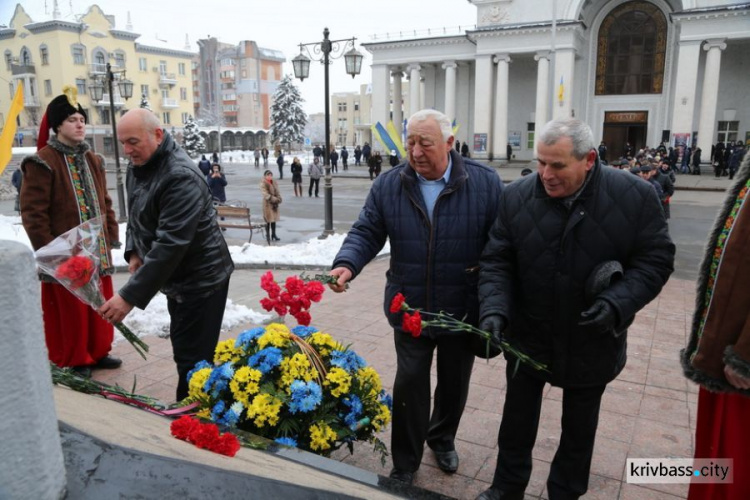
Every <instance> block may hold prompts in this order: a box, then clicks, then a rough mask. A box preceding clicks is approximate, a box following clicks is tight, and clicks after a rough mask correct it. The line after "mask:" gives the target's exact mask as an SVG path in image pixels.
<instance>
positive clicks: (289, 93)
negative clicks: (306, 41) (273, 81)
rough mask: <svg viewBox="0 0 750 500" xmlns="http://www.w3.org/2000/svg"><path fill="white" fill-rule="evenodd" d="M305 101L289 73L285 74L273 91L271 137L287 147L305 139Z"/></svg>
mask: <svg viewBox="0 0 750 500" xmlns="http://www.w3.org/2000/svg"><path fill="white" fill-rule="evenodd" d="M303 102H305V100H304V99H302V96H301V95H300V93H299V89H298V88H297V87H295V86H294V83H293V82H292V78H291V77H290V76H289V75H286V76H284V78H282V79H281V82H280V83H279V86H278V87H277V88H276V92H274V93H273V104H271V139H272V140H273V141H274V142H275V143H276V142H278V143H279V144H281V145H282V146H285V147H286V149H290V148H291V147H292V144H294V143H301V142H303V141H304V137H305V136H304V130H305V125H306V124H307V115H306V114H305V112H304V111H303V110H302V103H303Z"/></svg>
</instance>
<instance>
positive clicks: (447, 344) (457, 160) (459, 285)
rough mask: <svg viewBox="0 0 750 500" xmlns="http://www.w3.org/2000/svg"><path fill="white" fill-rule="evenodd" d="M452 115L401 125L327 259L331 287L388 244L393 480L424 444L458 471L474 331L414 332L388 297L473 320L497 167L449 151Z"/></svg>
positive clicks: (420, 115) (413, 463) (409, 468)
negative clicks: (384, 165) (395, 160)
mask: <svg viewBox="0 0 750 500" xmlns="http://www.w3.org/2000/svg"><path fill="white" fill-rule="evenodd" d="M453 141H454V137H453V133H452V129H451V123H450V120H449V119H448V117H446V116H445V115H444V114H442V113H440V112H438V111H434V110H422V111H418V112H417V113H415V114H414V115H413V116H412V117H411V118H410V119H409V124H408V127H407V152H408V158H407V160H408V161H406V162H404V163H402V164H400V165H398V166H396V167H394V168H392V169H391V170H389V171H388V172H386V173H385V174H383V175H381V176H379V177H378V178H377V179H375V182H374V183H373V185H372V189H371V190H370V194H369V196H368V197H367V201H366V202H365V206H364V208H363V209H362V212H361V213H360V216H359V219H358V220H357V221H356V222H355V223H354V225H353V226H352V228H351V230H350V231H349V235H348V236H347V238H346V240H345V241H344V243H343V245H342V246H341V250H340V251H339V253H338V255H336V258H335V259H334V262H333V270H332V271H331V272H330V274H331V275H332V276H335V277H337V278H338V282H337V283H336V284H335V285H331V289H333V290H334V291H336V292H342V291H344V289H345V285H346V283H347V282H348V281H350V280H352V279H354V278H355V277H356V276H357V275H358V274H359V273H360V272H361V271H362V268H364V266H365V265H366V264H367V263H368V262H369V261H370V260H372V259H373V258H374V257H375V256H376V255H377V253H378V252H379V251H380V249H381V248H383V245H384V244H385V242H386V240H389V241H390V246H391V261H390V269H389V270H388V273H387V285H386V290H385V312H386V315H387V316H388V320H389V322H390V324H391V326H393V329H394V337H395V339H394V340H395V345H396V357H397V365H398V366H397V371H396V380H395V382H394V385H393V432H392V438H391V452H392V456H393V470H392V471H391V477H392V478H394V479H396V480H399V481H403V482H406V483H411V482H412V480H413V478H414V473H415V472H416V471H417V469H418V468H419V466H420V463H421V461H422V452H423V448H424V443H425V441H426V442H427V444H428V446H429V447H430V448H431V449H432V450H433V451H434V453H435V458H436V460H437V464H438V466H439V467H440V468H441V469H442V470H443V471H445V472H447V473H453V472H455V471H456V470H457V468H458V454H457V453H456V449H455V437H456V431H457V429H458V424H459V421H460V419H461V414H462V413H463V409H464V406H465V404H466V397H467V394H468V389H469V379H470V376H471V369H472V366H473V364H474V354H473V351H472V349H471V340H472V339H471V338H470V337H469V335H470V334H468V333H465V332H450V331H446V330H442V329H439V328H434V327H433V328H426V329H424V330H422V332H421V334H420V335H419V336H417V337H413V336H412V335H411V334H409V333H407V332H405V331H404V329H403V328H402V326H401V319H402V318H401V313H400V312H398V313H391V312H390V304H391V301H392V299H393V297H394V296H395V295H396V294H397V293H402V294H403V295H404V296H405V297H406V301H407V302H408V304H409V305H410V306H411V307H415V308H419V309H422V310H423V311H429V312H433V313H437V312H440V311H445V312H448V313H450V314H452V315H453V316H455V317H457V318H465V319H464V320H465V321H467V322H469V323H471V324H474V325H476V324H477V321H478V311H479V309H478V307H479V302H478V298H477V280H478V270H479V268H478V265H479V257H480V255H481V252H482V249H483V248H484V245H485V243H486V242H487V235H488V232H489V229H490V227H491V225H492V223H493V221H494V220H495V217H496V216H497V206H498V198H499V196H500V191H501V189H502V183H501V182H500V178H499V177H498V175H497V173H496V172H495V171H494V170H492V169H491V168H488V167H486V166H484V165H481V164H479V163H477V162H475V161H472V160H470V159H468V158H462V157H461V155H460V154H459V153H457V152H456V151H455V150H454V149H453ZM436 350H437V385H436V387H435V396H434V399H435V406H434V408H433V410H432V415H430V368H431V366H432V358H433V355H434V353H435V351H436Z"/></svg>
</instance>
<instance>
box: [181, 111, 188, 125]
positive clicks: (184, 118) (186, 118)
mask: <svg viewBox="0 0 750 500" xmlns="http://www.w3.org/2000/svg"><path fill="white" fill-rule="evenodd" d="M189 116H190V115H189V114H188V113H182V124H183V125H184V124H186V123H187V122H188V118H189Z"/></svg>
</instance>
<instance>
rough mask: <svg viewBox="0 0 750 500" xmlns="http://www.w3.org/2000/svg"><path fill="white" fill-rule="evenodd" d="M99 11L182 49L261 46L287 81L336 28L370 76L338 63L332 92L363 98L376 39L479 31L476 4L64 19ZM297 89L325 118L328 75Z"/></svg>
mask: <svg viewBox="0 0 750 500" xmlns="http://www.w3.org/2000/svg"><path fill="white" fill-rule="evenodd" d="M16 3H17V2H14V1H13V0H0V24H4V25H8V24H9V23H10V20H11V17H12V16H13V11H14V9H15V6H16ZM92 3H96V4H97V5H99V7H101V8H102V10H103V11H104V13H105V14H107V15H114V16H115V22H116V28H117V29H123V30H124V29H125V25H126V23H127V15H128V12H130V18H131V21H132V24H133V31H135V32H136V33H139V34H141V35H142V36H143V37H144V38H151V39H152V38H156V37H158V38H159V39H164V40H167V41H168V42H169V43H170V45H171V46H173V47H174V48H183V47H184V44H185V35H186V34H187V35H188V38H189V40H190V44H191V47H192V50H193V51H196V52H197V50H198V46H197V44H196V41H197V40H198V39H200V38H206V37H208V36H209V35H210V36H214V37H216V38H218V39H219V41H221V42H226V43H232V44H234V43H237V42H239V41H240V40H255V41H256V42H257V43H258V44H259V45H260V46H261V47H267V48H270V49H276V50H280V51H282V52H283V53H284V55H285V56H286V58H287V62H286V63H285V65H284V73H285V74H292V75H293V70H292V64H291V60H292V58H293V57H295V56H296V55H297V54H298V53H299V44H300V43H308V42H319V41H321V40H322V39H323V28H325V27H328V29H329V30H330V32H331V39H333V40H335V39H342V38H351V37H356V38H357V48H358V49H359V50H360V52H362V54H363V55H364V56H365V60H364V62H363V63H362V74H360V75H359V76H357V77H356V78H354V79H352V77H351V76H349V75H347V74H346V70H345V68H344V61H343V59H341V60H335V61H334V62H333V64H332V65H331V67H330V73H329V74H330V87H331V92H351V91H358V90H359V86H360V85H361V84H363V83H369V82H370V74H371V73H370V64H371V62H372V59H371V58H370V54H369V53H368V52H367V51H366V50H364V49H361V48H360V47H359V44H360V43H367V42H371V41H372V36H373V35H378V37H379V38H380V37H381V36H383V35H385V34H386V33H397V32H399V31H412V32H413V31H414V30H417V31H418V32H422V31H425V33H426V30H427V29H438V28H453V29H454V32H455V28H457V27H458V26H463V27H467V28H468V27H470V26H473V25H474V24H475V23H476V7H475V6H474V5H472V4H470V3H469V2H468V0H378V1H372V2H361V1H356V0H323V1H321V2H316V1H311V0H265V1H262V2H261V1H258V0H98V1H97V2H93V1H91V0H60V1H59V2H58V6H59V9H60V13H61V18H62V19H65V20H70V21H75V20H76V19H75V16H76V15H80V14H83V13H84V12H85V11H86V10H87V9H88V7H89V6H90V5H91V4H92ZM52 6H53V0H31V1H24V2H23V7H24V9H25V10H26V12H27V13H28V14H29V15H30V16H31V18H32V19H33V20H34V21H37V22H38V21H43V20H47V19H51V17H52ZM45 8H46V13H45ZM418 35H419V36H424V35H422V33H418ZM138 41H141V40H138ZM146 41H147V40H143V41H142V42H144V43H145V42H146ZM296 84H297V86H298V87H299V89H300V90H301V92H302V97H303V98H304V99H305V101H306V102H305V104H304V108H305V111H306V112H307V113H316V112H322V111H323V107H324V101H323V99H324V83H323V67H322V66H321V65H320V64H315V63H312V64H311V65H310V78H309V79H307V80H305V81H304V82H299V80H296Z"/></svg>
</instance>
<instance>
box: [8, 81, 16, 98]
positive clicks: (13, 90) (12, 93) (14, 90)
mask: <svg viewBox="0 0 750 500" xmlns="http://www.w3.org/2000/svg"><path fill="white" fill-rule="evenodd" d="M8 87H10V98H11V99H13V97H15V95H16V89H15V87H13V84H12V83H9V84H8Z"/></svg>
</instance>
